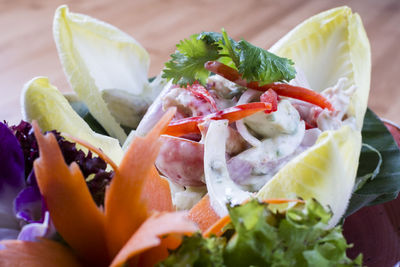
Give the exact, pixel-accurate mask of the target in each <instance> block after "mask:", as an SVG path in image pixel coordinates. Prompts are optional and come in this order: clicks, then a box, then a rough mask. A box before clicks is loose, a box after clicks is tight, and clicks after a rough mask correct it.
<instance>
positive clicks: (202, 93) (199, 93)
mask: <svg viewBox="0 0 400 267" xmlns="http://www.w3.org/2000/svg"><path fill="white" fill-rule="evenodd" d="M187 89H188V90H189V91H190V92H191V93H192V94H193V95H194V96H196V97H198V98H200V99H203V100H205V101H206V102H208V103H210V105H211V107H212V108H213V109H214V111H218V108H217V104H216V103H215V100H214V98H213V97H212V96H211V95H210V93H209V92H208V91H207V89H206V88H204V86H202V85H201V84H199V83H194V84H192V85H188V86H187Z"/></svg>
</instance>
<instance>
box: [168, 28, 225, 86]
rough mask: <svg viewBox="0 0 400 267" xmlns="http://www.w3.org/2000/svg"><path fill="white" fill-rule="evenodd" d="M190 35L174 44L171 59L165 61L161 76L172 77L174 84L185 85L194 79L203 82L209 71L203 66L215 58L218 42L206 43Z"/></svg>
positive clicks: (216, 57)
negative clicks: (174, 49) (174, 47)
mask: <svg viewBox="0 0 400 267" xmlns="http://www.w3.org/2000/svg"><path fill="white" fill-rule="evenodd" d="M197 36H198V35H192V36H191V37H190V38H189V39H185V40H183V41H181V42H180V43H179V44H177V45H176V48H177V49H176V51H175V53H174V54H172V55H171V58H172V59H171V60H170V61H168V62H167V63H165V69H164V73H163V75H162V77H163V78H166V79H168V80H170V79H172V82H173V83H174V84H179V85H181V86H187V85H188V84H193V83H194V82H195V81H196V80H198V81H200V83H202V84H205V83H206V79H207V77H208V76H209V74H210V72H209V71H208V70H206V69H205V68H204V64H205V63H206V62H207V61H212V60H217V59H218V58H219V57H220V56H219V54H218V50H219V46H218V44H215V43H213V44H208V43H207V42H205V41H203V40H199V39H198V38H197Z"/></svg>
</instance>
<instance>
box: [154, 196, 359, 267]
mask: <svg viewBox="0 0 400 267" xmlns="http://www.w3.org/2000/svg"><path fill="white" fill-rule="evenodd" d="M228 209H229V215H230V217H231V220H232V223H231V224H230V225H228V226H227V229H228V230H227V231H226V233H225V234H224V236H223V238H216V237H215V236H212V237H210V238H202V237H201V236H200V235H194V236H192V237H186V238H185V239H184V241H183V243H182V244H181V246H180V247H179V248H177V249H176V250H175V251H173V252H172V253H171V255H170V256H169V257H168V258H167V259H166V260H165V261H163V262H162V263H160V264H159V266H188V265H190V266H361V264H362V256H361V255H359V256H358V257H357V258H356V259H355V260H351V259H349V258H348V257H347V256H346V249H347V248H349V247H351V245H348V244H347V243H346V240H345V239H344V237H343V235H342V233H341V231H342V229H341V226H337V227H335V228H332V229H329V230H326V226H327V223H328V221H329V220H330V218H331V216H332V213H331V212H330V211H327V210H325V209H324V208H323V206H322V205H321V204H320V203H318V202H317V201H316V200H310V201H307V202H306V203H305V204H297V205H296V206H294V207H292V208H290V209H288V210H287V211H286V213H273V212H271V211H270V210H269V208H268V204H265V203H260V202H258V201H257V200H251V201H249V202H248V203H246V204H244V205H241V206H236V207H228Z"/></svg>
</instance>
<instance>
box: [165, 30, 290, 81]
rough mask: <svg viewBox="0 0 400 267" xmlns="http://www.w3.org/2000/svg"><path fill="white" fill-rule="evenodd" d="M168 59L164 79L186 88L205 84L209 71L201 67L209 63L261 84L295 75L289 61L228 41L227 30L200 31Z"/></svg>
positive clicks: (265, 51) (246, 44) (254, 47)
mask: <svg viewBox="0 0 400 267" xmlns="http://www.w3.org/2000/svg"><path fill="white" fill-rule="evenodd" d="M176 47H177V50H176V51H175V53H174V54H172V55H171V58H172V59H171V60H170V61H169V62H167V63H166V64H165V67H166V68H165V69H164V73H163V76H162V77H163V78H166V79H168V80H171V79H172V82H173V83H174V84H179V85H181V86H187V85H188V84H193V83H194V82H195V81H199V82H200V83H201V84H203V85H205V84H206V79H207V77H208V76H209V75H210V72H209V71H208V70H206V69H205V68H204V64H205V63H206V62H208V61H214V60H220V61H221V62H223V63H225V64H227V65H229V66H231V67H233V68H235V69H237V70H238V71H239V73H240V74H242V77H243V78H244V79H247V80H249V81H257V82H259V84H260V85H263V84H268V83H272V82H277V81H290V80H291V79H293V78H294V77H295V75H296V71H295V69H294V67H293V65H294V63H293V61H292V60H290V59H287V58H282V57H279V56H277V55H274V54H272V53H270V52H268V51H267V50H264V49H262V48H259V47H256V46H254V45H252V44H250V43H248V42H246V41H245V40H240V41H238V42H236V41H234V40H233V39H232V38H229V37H228V35H227V33H226V31H225V30H224V29H222V34H220V33H216V32H202V33H201V34H195V35H192V36H191V37H190V38H189V39H185V40H183V41H181V42H180V43H179V44H177V46H176Z"/></svg>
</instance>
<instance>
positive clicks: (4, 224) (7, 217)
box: [0, 123, 25, 229]
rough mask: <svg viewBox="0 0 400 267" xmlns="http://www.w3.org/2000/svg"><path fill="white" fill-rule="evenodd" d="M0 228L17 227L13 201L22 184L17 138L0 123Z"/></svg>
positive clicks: (20, 154) (22, 160)
mask: <svg viewBox="0 0 400 267" xmlns="http://www.w3.org/2000/svg"><path fill="white" fill-rule="evenodd" d="M0 164H1V165H0V218H1V220H0V228H9V229H18V227H19V226H18V223H17V220H16V218H15V217H14V212H13V201H14V198H15V197H16V196H17V194H18V192H19V191H20V190H21V189H22V188H23V186H24V183H25V181H24V156H23V153H22V149H21V147H20V145H19V143H18V140H17V138H16V137H15V136H14V135H13V133H12V132H11V131H10V129H8V127H7V126H6V125H5V124H3V123H0Z"/></svg>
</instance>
